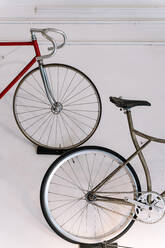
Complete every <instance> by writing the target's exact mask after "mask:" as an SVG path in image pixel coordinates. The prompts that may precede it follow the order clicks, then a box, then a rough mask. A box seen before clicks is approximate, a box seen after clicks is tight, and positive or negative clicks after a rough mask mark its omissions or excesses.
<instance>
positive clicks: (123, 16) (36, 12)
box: [0, 5, 165, 23]
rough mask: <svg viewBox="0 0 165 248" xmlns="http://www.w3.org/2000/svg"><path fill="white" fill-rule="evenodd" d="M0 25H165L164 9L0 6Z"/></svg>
mask: <svg viewBox="0 0 165 248" xmlns="http://www.w3.org/2000/svg"><path fill="white" fill-rule="evenodd" d="M0 21H1V22H3V21H4V22H5V21H6V22H7V21H17V22H37V21H40V22H41V21H43V22H44V21H48V22H49V21H52V22H61V23H81V22H83V23H88V22H90V23H92V22H93V23H111V22H165V7H109V6H103V7H86V6H82V7H78V6H73V7H66V6H65V7H60V6H54V5H53V6H51V5H36V6H13V8H12V6H10V7H9V6H8V7H7V6H1V9H0Z"/></svg>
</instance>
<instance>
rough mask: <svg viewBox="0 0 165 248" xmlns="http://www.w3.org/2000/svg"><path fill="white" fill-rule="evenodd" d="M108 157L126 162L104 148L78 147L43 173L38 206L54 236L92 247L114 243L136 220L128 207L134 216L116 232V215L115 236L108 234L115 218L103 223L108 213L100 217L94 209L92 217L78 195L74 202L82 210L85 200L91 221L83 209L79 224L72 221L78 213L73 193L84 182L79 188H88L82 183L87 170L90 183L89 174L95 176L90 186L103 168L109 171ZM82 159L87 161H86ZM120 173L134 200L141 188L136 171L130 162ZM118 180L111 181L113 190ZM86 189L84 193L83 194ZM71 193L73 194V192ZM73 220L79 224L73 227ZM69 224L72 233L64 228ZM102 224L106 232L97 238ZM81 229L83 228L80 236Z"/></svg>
mask: <svg viewBox="0 0 165 248" xmlns="http://www.w3.org/2000/svg"><path fill="white" fill-rule="evenodd" d="M87 155H88V157H86V156H87ZM90 156H91V157H90ZM92 156H93V157H92ZM94 156H96V157H94ZM107 158H113V161H117V164H118V162H119V163H123V162H125V161H126V160H125V159H124V158H123V157H122V156H121V155H119V154H118V153H116V152H114V151H112V150H110V149H107V148H104V147H99V146H86V147H79V148H77V149H75V150H73V151H69V152H67V153H65V154H63V155H62V156H60V157H59V158H58V159H57V160H55V161H54V162H53V164H52V165H51V166H50V167H49V169H48V170H47V172H46V174H45V176H44V178H43V180H42V183H41V189H40V204H41V209H42V212H43V215H44V217H45V219H46V221H47V223H48V225H49V226H50V227H51V228H52V229H53V231H54V232H55V233H57V234H58V235H59V236H61V237H62V238H63V239H65V240H67V241H69V242H71V243H76V244H91V245H95V244H100V243H102V242H103V241H110V242H113V241H115V240H116V239H118V238H119V237H121V236H122V235H124V234H125V233H126V232H127V231H128V230H129V229H130V228H131V226H132V225H133V223H134V221H135V218H136V215H135V214H134V213H135V212H134V209H133V208H132V207H131V209H129V210H128V213H129V214H130V213H133V217H131V218H127V219H126V220H125V221H124V222H123V224H122V226H120V230H117V229H116V228H117V227H115V225H119V224H120V223H119V224H118V221H120V217H121V216H119V220H118V217H117V218H116V220H115V223H114V224H113V225H114V227H113V230H114V233H113V232H112V231H111V232H110V231H109V226H111V228H112V223H113V222H114V220H113V218H114V216H113V218H112V219H111V221H110V222H109V221H107V220H105V216H106V217H107V218H106V219H108V218H110V216H109V215H108V214H107V213H106V214H105V213H102V215H101V213H99V214H98V216H97V211H100V209H99V210H98V209H97V211H94V210H95V209H93V211H94V212H95V214H92V212H91V209H92V207H93V206H92V204H91V203H87V200H86V198H85V196H83V199H82V198H81V197H82V192H80V195H78V196H77V197H80V198H76V199H80V200H78V201H77V205H78V207H79V208H80V209H81V207H82V205H83V201H84V204H85V200H86V204H88V207H87V205H86V208H88V210H89V213H90V214H91V216H90V217H89V218H90V222H89V223H88V225H87V222H88V220H87V217H85V215H86V216H88V214H89V213H87V209H86V213H85V214H84V213H82V212H81V211H80V212H81V214H82V216H83V215H84V217H82V216H81V215H80V216H81V218H82V219H81V220H80V223H78V222H77V220H75V215H76V213H77V211H76V208H75V206H74V204H72V203H73V202H74V200H73V199H74V197H76V191H78V190H79V189H80V188H82V184H83V183H84V185H83V186H84V188H82V189H85V187H87V182H85V181H86V179H87V178H88V176H89V175H86V176H85V174H87V171H88V172H90V173H89V174H90V176H89V178H91V179H92V180H93V178H92V173H93V175H94V173H96V177H95V180H93V183H92V184H94V183H95V181H96V182H97V181H98V179H96V178H97V177H100V173H101V172H102V173H103V174H104V173H105V171H104V169H106V172H109V169H111V168H110V167H109V160H107V161H106V159H107ZM86 159H87V160H86ZM102 159H103V160H102ZM85 160H86V161H88V162H85ZM80 161H81V162H80ZM92 161H93V162H92ZM101 161H102V162H103V161H104V163H102V162H101ZM90 162H91V163H90ZM115 163H116V162H115ZM87 164H88V165H87ZM91 164H93V165H91ZM78 165H79V166H78ZM64 166H65V167H64ZM66 166H67V167H66ZM75 166H77V167H76V169H75V171H74V173H75V175H79V177H78V178H77V181H76V180H75V179H76V177H75V176H74V173H73V168H74V167H75ZM88 166H89V168H88ZM90 166H95V167H96V168H95V167H93V169H92V167H90ZM111 166H112V167H114V166H115V165H114V164H113V165H112V163H111ZM71 167H72V169H71ZM78 167H79V168H78ZM103 167H105V168H104V169H103ZM107 168H108V171H107ZM85 169H86V170H85ZM64 171H65V173H64V177H63V176H62V172H64ZM83 171H84V172H83ZM123 171H124V173H126V174H127V175H126V176H128V178H127V179H129V180H130V181H131V183H130V185H129V187H128V186H127V187H128V188H130V189H129V190H133V192H134V193H133V196H132V197H133V198H135V199H137V197H138V195H139V193H138V192H141V186H140V182H139V179H138V177H137V175H136V172H135V170H134V169H133V168H132V166H131V165H130V164H129V163H128V164H127V165H126V167H125V168H123V169H122V170H121V172H122V173H123ZM121 172H120V173H121ZM60 173H61V174H60ZM118 173H119V172H118ZM120 173H119V175H118V176H119V178H118V179H121V178H122V180H126V177H125V176H124V174H123V176H122V174H120ZM57 174H58V175H57ZM98 175H99V176H98ZM105 175H106V174H105ZM105 175H104V177H105ZM55 178H56V181H54V180H55ZM101 179H102V178H101ZM118 179H117V178H116V179H113V180H114V182H113V184H112V185H113V187H114V188H115V187H116V189H117V187H119V185H120V183H121V182H120V180H119V185H118V186H117V185H116V186H115V185H114V184H115V180H116V183H117V181H118ZM92 180H91V181H92ZM61 182H62V184H60V183H61ZM64 182H65V183H64ZM53 185H54V186H55V185H56V188H54V186H53ZM77 185H78V186H77ZM85 185H86V186H85ZM110 185H111V184H110ZM94 186H95V184H94V185H92V187H94ZM121 186H122V185H121ZM123 186H124V184H123ZM123 186H122V190H124V189H123ZM125 186H126V185H125ZM111 189H112V187H111ZM56 190H57V191H58V193H56V192H55V191H56ZM88 190H89V184H88ZM88 190H86V192H87V191H88ZM104 190H106V186H105V188H104ZM72 191H73V192H74V193H72ZM53 192H54V193H53ZM118 193H119V192H118ZM122 193H123V197H124V196H125V194H126V193H125V192H121V195H122ZM69 194H70V195H69ZM83 194H84V193H83ZM116 194H117V193H116ZM60 195H61V196H62V198H61V199H60ZM127 195H128V193H127ZM55 196H56V198H54V197H55ZM67 196H68V199H71V201H70V203H71V205H69V204H70V203H68V202H69V200H68V199H67V198H66V197H67ZM69 197H70V198H69ZM72 198H73V199H72ZM65 201H66V203H65ZM75 201H76V200H75ZM80 201H81V204H82V205H81V204H80ZM59 202H64V203H65V204H64V205H63V206H62V205H59ZM56 204H57V205H56ZM79 204H80V206H79ZM109 204H110V203H109ZM111 205H113V204H111ZM114 205H115V204H114ZM52 207H53V210H52V209H51V208H52ZM106 207H108V206H107V205H106ZM111 207H112V206H111ZM118 207H119V206H117V205H115V211H116V209H118ZM129 207H130V206H129ZM90 208H91V209H90ZM55 211H56V213H55ZM84 211H85V210H84ZM122 211H123V209H122ZM124 211H125V210H124ZM103 212H104V211H103ZM128 213H127V214H128ZM54 214H56V220H55V216H54ZM67 214H68V215H69V217H68V216H67ZM104 214H105V216H104ZM94 215H96V216H95V217H94ZM99 215H100V217H99ZM101 216H102V217H104V220H103V219H102V220H101ZM66 217H67V219H65V218H66ZM76 218H77V217H76ZM85 218H86V219H85ZM99 218H100V220H99ZM57 219H58V220H57ZM96 220H97V221H98V223H97V224H98V226H96ZM75 221H76V222H77V223H78V224H75ZM105 221H106V223H104V222H105ZM69 222H71V223H70V228H71V230H67V228H68V226H67V225H68V223H69ZM85 222H86V223H85ZM101 223H102V224H101ZM107 223H108V225H107ZM104 224H105V225H104ZM85 225H86V227H85ZM101 225H104V229H105V226H106V228H108V230H105V233H100V234H98V235H97V232H98V230H99V229H100V226H101ZM64 226H65V228H64ZM80 226H81V227H80ZM92 227H94V228H95V229H96V230H93V229H92ZM81 228H82V233H81V234H80V229H81ZM83 228H84V229H85V228H86V230H83ZM97 228H98V229H97ZM78 229H79V233H77V232H78V231H77V230H78ZM104 229H102V230H104ZM102 230H101V229H100V232H104V231H102ZM83 235H84V236H83ZM92 235H93V236H92Z"/></svg>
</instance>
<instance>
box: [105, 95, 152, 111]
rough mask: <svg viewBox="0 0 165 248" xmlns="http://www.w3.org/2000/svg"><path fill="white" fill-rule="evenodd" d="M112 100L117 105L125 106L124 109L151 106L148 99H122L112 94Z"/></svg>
mask: <svg viewBox="0 0 165 248" xmlns="http://www.w3.org/2000/svg"><path fill="white" fill-rule="evenodd" d="M109 99H110V101H111V102H112V103H114V104H115V105H116V106H117V107H119V108H123V109H130V108H133V107H136V106H151V103H149V102H147V101H141V100H128V99H122V98H119V97H112V96H110V98H109Z"/></svg>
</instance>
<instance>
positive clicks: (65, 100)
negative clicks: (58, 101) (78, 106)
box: [62, 85, 90, 104]
mask: <svg viewBox="0 0 165 248" xmlns="http://www.w3.org/2000/svg"><path fill="white" fill-rule="evenodd" d="M89 87H90V85H88V86H87V87H85V88H84V89H82V90H80V91H79V92H78V93H76V94H75V95H73V96H70V95H69V96H70V97H69V96H68V98H64V99H63V101H62V104H65V103H66V102H68V101H69V100H70V99H72V98H74V97H77V96H78V95H80V94H81V93H82V92H84V91H85V90H87V89H88V88H89Z"/></svg>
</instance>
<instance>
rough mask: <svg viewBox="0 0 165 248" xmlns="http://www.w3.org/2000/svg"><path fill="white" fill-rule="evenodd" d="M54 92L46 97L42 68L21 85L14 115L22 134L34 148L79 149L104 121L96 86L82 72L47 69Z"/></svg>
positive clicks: (55, 66) (55, 67)
mask: <svg viewBox="0 0 165 248" xmlns="http://www.w3.org/2000/svg"><path fill="white" fill-rule="evenodd" d="M43 67H44V68H45V72H46V74H47V77H48V80H49V84H50V90H51V92H52V95H53V97H54V98H55V100H56V101H57V106H56V108H55V107H54V106H52V105H51V104H50V102H49V100H48V97H47V95H46V92H45V89H44V84H43V81H42V78H41V75H40V70H39V68H36V69H34V70H32V71H30V72H29V73H28V74H27V75H26V76H25V77H24V78H23V79H22V80H21V82H20V83H19V85H18V87H17V89H16V91H15V94H14V100H13V112H14V117H15V120H16V123H17V125H18V127H19V128H20V130H21V132H22V133H23V134H24V135H25V136H26V137H27V138H28V139H29V140H30V141H31V142H33V143H34V144H36V145H38V146H42V147H45V148H50V149H55V150H58V151H61V150H67V149H71V148H75V147H77V146H79V145H81V144H83V143H84V142H85V141H87V140H88V139H89V138H90V137H91V136H92V135H93V133H94V132H95V131H96V129H97V127H98V125H99V122H100V118H101V112H102V108H101V100H100V96H99V93H98V91H97V89H96V86H95V85H94V84H93V82H92V81H91V80H90V79H89V78H88V77H87V76H86V75H85V74H84V73H83V72H81V71H80V70H78V69H76V68H74V67H72V66H69V65H63V64H47V65H43Z"/></svg>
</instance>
